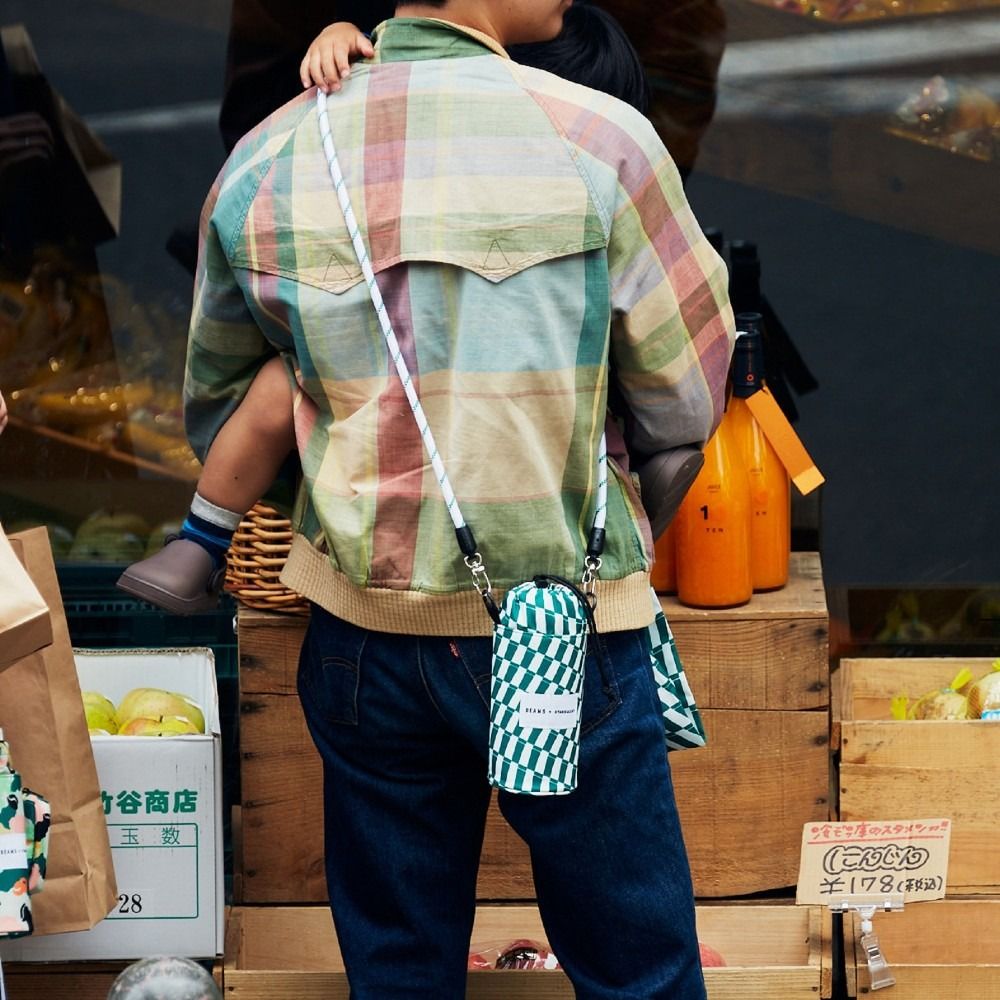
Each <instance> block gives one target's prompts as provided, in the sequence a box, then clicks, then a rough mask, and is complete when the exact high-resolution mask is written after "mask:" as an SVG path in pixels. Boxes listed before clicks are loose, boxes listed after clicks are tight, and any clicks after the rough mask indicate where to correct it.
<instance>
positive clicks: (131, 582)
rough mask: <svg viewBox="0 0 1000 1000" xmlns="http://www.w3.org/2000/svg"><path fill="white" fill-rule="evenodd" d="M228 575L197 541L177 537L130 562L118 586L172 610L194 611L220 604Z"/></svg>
mask: <svg viewBox="0 0 1000 1000" xmlns="http://www.w3.org/2000/svg"><path fill="white" fill-rule="evenodd" d="M225 576H226V571H225V569H224V568H222V569H219V568H216V565H215V561H214V560H213V559H212V557H211V556H210V555H209V553H208V552H207V551H206V550H205V549H203V548H202V547H201V546H200V545H199V544H198V543H197V542H192V541H190V540H188V539H187V538H177V537H174V538H171V539H168V540H167V544H166V545H164V546H163V548H162V549H160V551H159V552H157V553H156V555H153V556H150V557H149V558H148V559H143V560H142V561H141V562H137V563H133V564H132V565H131V566H129V568H128V569H127V570H125V572H124V573H122V575H121V576H120V577H119V578H118V588H119V590H124V591H125V593H126V594H131V595H132V597H138V598H140V599H141V600H143V601H149V603H150V604H155V605H156V606H157V607H158V608H162V609H163V610H164V611H169V612H171V613H172V614H175V615H193V614H197V613H198V612H200V611H211V610H212V609H213V608H214V607H216V606H217V605H218V603H219V592H220V591H221V590H222V584H223V583H224V582H225Z"/></svg>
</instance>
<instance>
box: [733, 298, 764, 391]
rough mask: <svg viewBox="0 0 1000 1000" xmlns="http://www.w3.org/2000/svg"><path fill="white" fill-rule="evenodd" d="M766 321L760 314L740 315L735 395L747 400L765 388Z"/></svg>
mask: <svg viewBox="0 0 1000 1000" xmlns="http://www.w3.org/2000/svg"><path fill="white" fill-rule="evenodd" d="M763 324H764V320H763V317H762V316H761V314H760V313H738V314H737V316H736V348H735V350H734V352H733V395H734V396H735V397H736V398H737V399H747V398H748V397H750V396H752V395H753V394H754V393H755V392H759V391H760V390H761V389H763V388H764V340H763V337H762V336H761V331H762V330H763Z"/></svg>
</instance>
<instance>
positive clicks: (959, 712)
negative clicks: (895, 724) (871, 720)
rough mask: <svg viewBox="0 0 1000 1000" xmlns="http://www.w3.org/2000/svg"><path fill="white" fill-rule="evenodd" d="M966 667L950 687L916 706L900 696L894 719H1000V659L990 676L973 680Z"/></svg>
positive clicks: (923, 697) (894, 701) (893, 708)
mask: <svg viewBox="0 0 1000 1000" xmlns="http://www.w3.org/2000/svg"><path fill="white" fill-rule="evenodd" d="M972 677H973V674H972V671H971V670H969V668H968V667H964V668H963V669H962V670H960V671H959V672H958V673H957V674H956V675H955V676H954V677H953V678H952V681H951V683H950V684H948V685H947V686H946V687H942V688H935V689H934V690H933V691H928V692H927V693H926V694H923V695H921V696H920V697H919V698H918V699H917V700H916V701H914V702H913V703H912V704H911V702H910V698H909V697H908V696H907V695H905V694H899V695H896V696H895V697H894V698H893V699H892V702H891V705H890V711H891V714H892V717H893V718H894V719H900V720H902V719H921V720H926V719H937V720H941V719H983V720H986V721H998V720H1000V659H997V660H994V661H993V664H992V668H991V670H990V671H989V673H987V674H984V675H983V676H982V677H980V678H979V679H978V680H976V681H973V679H972Z"/></svg>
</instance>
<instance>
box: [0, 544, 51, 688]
mask: <svg viewBox="0 0 1000 1000" xmlns="http://www.w3.org/2000/svg"><path fill="white" fill-rule="evenodd" d="M20 548H21V543H20V542H17V541H15V542H14V543H13V544H11V542H10V541H9V539H8V538H7V536H6V535H5V534H4V531H3V527H2V526H0V671H2V670H3V669H4V668H5V667H9V666H10V664H12V663H14V662H15V661H17V660H20V659H23V658H24V657H25V656H28V655H29V654H31V653H33V652H35V650H36V649H41V648H42V647H43V646H48V645H49V643H51V642H52V623H51V620H50V619H49V608H48V605H47V604H46V603H45V601H43V600H42V595H41V594H39V593H38V588H37V587H36V586H35V585H34V583H32V582H31V577H30V576H28V573H27V571H26V570H25V568H24V565H23V559H22V558H19V557H20V556H21V552H20Z"/></svg>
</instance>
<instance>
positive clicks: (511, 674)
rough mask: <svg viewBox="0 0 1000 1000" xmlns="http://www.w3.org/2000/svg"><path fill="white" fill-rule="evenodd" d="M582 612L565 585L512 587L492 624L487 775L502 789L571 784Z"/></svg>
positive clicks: (540, 791)
mask: <svg viewBox="0 0 1000 1000" xmlns="http://www.w3.org/2000/svg"><path fill="white" fill-rule="evenodd" d="M589 628H590V625H589V622H588V615H587V614H586V612H585V611H584V610H583V606H582V604H581V601H580V598H579V597H578V596H577V594H576V593H574V592H573V591H572V590H570V589H569V588H568V587H565V586H561V585H559V584H558V583H550V584H549V585H547V586H544V587H539V586H537V585H536V582H534V581H533V582H531V583H522V584H520V585H519V586H517V587H512V588H511V589H510V590H509V591H508V592H507V596H506V597H505V598H504V602H503V608H502V610H501V614H500V623H499V624H498V625H497V626H496V627H495V629H494V631H493V674H492V681H491V687H490V737H489V779H490V783H491V784H493V785H496V787H497V788H501V789H503V790H504V791H508V792H519V793H523V794H528V795H565V794H566V793H567V792H571V791H573V789H574V788H576V771H577V760H578V758H579V755H580V705H581V698H582V694H583V663H584V660H585V658H586V654H587V632H588V630H589Z"/></svg>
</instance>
